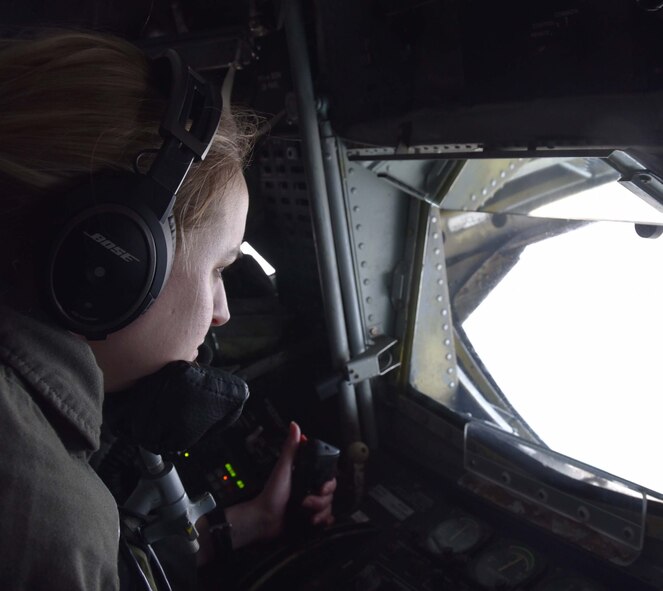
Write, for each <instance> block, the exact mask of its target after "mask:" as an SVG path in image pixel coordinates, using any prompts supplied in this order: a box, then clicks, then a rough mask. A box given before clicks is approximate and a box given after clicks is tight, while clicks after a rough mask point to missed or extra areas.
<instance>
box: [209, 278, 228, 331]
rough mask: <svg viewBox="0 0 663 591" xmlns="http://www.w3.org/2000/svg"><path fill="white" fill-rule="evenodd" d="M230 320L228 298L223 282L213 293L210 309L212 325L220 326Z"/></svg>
mask: <svg viewBox="0 0 663 591" xmlns="http://www.w3.org/2000/svg"><path fill="white" fill-rule="evenodd" d="M228 320H230V310H229V309H228V298H227V297H226V290H225V288H224V287H223V284H221V285H219V287H218V288H217V289H216V292H215V294H214V309H213V310H212V326H222V325H224V324H225V323H226V322H228Z"/></svg>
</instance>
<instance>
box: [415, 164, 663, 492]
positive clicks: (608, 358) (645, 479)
mask: <svg viewBox="0 0 663 591" xmlns="http://www.w3.org/2000/svg"><path fill="white" fill-rule="evenodd" d="M584 160H587V159H584ZM553 165H554V164H553ZM593 165H594V164H590V166H593ZM564 167H566V163H564ZM533 168H534V167H533ZM541 170H544V168H541V169H539V172H541ZM618 176H619V175H614V174H606V178H607V177H610V178H609V181H608V182H602V183H600V184H599V185H597V186H590V187H589V188H587V185H584V184H582V183H581V184H579V185H578V187H577V191H576V192H575V193H574V192H570V191H567V190H564V191H558V192H557V193H556V198H555V199H549V198H548V197H549V196H550V195H551V194H553V193H555V191H552V190H551V184H550V180H551V178H552V177H551V176H550V175H546V176H545V183H543V184H538V185H537V184H536V182H534V183H533V184H529V185H527V186H526V185H524V184H523V185H521V186H520V187H519V188H518V191H519V195H520V196H519V199H513V196H514V195H515V191H511V193H510V198H509V199H507V200H506V201H503V203H508V206H507V207H504V208H503V209H507V210H508V211H510V212H512V211H517V212H518V214H515V215H514V214H512V213H506V214H505V213H504V211H503V210H502V211H500V212H499V213H485V214H480V213H476V212H467V213H457V214H453V213H448V214H445V219H444V222H443V223H444V230H445V251H446V257H447V272H448V281H449V289H450V299H451V303H452V312H453V317H454V325H455V327H456V332H455V334H456V343H457V344H456V350H457V353H458V359H459V368H458V371H459V376H460V377H461V378H463V376H464V377H465V379H464V380H463V379H461V380H460V383H461V384H460V386H459V387H458V389H457V391H456V392H455V393H454V395H453V396H452V397H448V398H447V399H446V400H440V398H439V397H437V400H438V401H441V402H443V403H444V404H446V405H447V406H449V407H451V408H452V409H453V410H455V411H457V412H460V413H463V414H466V415H470V414H471V415H472V416H480V417H482V418H487V419H489V420H491V421H492V422H495V423H497V424H498V425H500V426H502V427H503V428H505V429H506V430H510V431H513V432H516V433H518V434H520V435H522V436H524V437H525V438H528V439H530V440H533V441H538V442H540V443H543V444H545V445H547V446H549V447H550V448H551V449H553V450H555V451H557V452H559V453H562V454H565V455H567V456H570V457H572V458H575V459H577V460H580V461H582V462H585V463H587V464H590V465H593V466H595V467H597V468H600V469H602V470H604V471H606V472H609V473H612V474H615V475H617V476H619V477H621V478H625V479H627V480H631V481H633V482H636V483H638V484H640V485H642V486H645V487H647V488H650V489H652V490H654V491H657V492H663V470H658V469H654V468H653V466H657V465H658V463H659V462H658V453H659V441H658V439H659V438H658V435H657V434H658V430H659V428H660V417H659V416H658V412H657V410H658V408H659V407H660V405H659V404H658V400H659V398H660V396H661V393H660V391H661V389H662V388H663V372H662V371H661V369H660V367H661V363H660V359H661V354H662V351H661V345H660V344H659V343H660V336H659V335H661V334H663V307H661V304H660V302H661V299H662V296H663V273H661V272H659V271H660V269H661V267H662V265H663V238H661V239H647V238H644V237H642V235H641V234H642V227H643V226H640V227H638V224H634V223H628V222H615V221H577V220H587V218H588V217H589V218H602V219H612V220H623V219H628V220H631V221H637V222H642V223H649V224H653V223H655V222H659V223H663V213H662V212H661V211H659V210H658V209H656V208H654V207H652V206H651V205H650V204H648V203H646V202H645V201H644V200H642V199H640V198H639V197H638V196H636V195H634V194H633V193H631V192H630V191H629V190H628V189H626V188H624V187H623V186H621V185H620V184H619V183H617V182H616V179H617V178H618ZM542 178H543V177H541V176H540V175H539V176H538V179H537V182H538V181H541V180H542ZM558 178H559V179H561V180H562V181H563V182H566V181H564V180H563V178H562V176H558ZM587 178H589V177H587ZM530 180H533V179H532V177H531V178H530ZM589 184H590V185H591V184H592V183H591V182H590V183H589ZM504 189H506V192H509V191H510V189H509V188H508V186H506V187H504ZM544 190H545V191H544ZM503 193H504V192H503ZM544 193H545V194H544ZM539 197H540V198H539ZM498 201H499V192H498V193H496V194H495V199H494V201H493V203H496V202H498ZM525 201H527V204H525ZM597 207H598V209H597ZM495 209H496V211H497V209H498V208H495ZM525 209H527V210H528V214H529V215H527V216H525V215H522V213H524V210H525ZM539 216H550V217H552V216H558V217H565V218H568V219H563V220H562V219H557V220H553V219H549V218H548V217H539ZM573 218H576V220H575V221H574V219H573ZM644 228H645V230H647V229H649V230H650V231H646V232H645V235H647V236H653V237H655V236H657V235H658V233H659V232H658V231H657V230H656V227H655V226H644ZM636 230H637V231H636ZM638 232H640V234H639V233H638ZM462 352H465V355H463V354H462ZM477 376H481V377H482V378H483V379H477ZM419 390H420V391H421V389H419ZM424 393H426V392H425V391H424ZM429 395H430V394H429ZM479 399H481V400H479Z"/></svg>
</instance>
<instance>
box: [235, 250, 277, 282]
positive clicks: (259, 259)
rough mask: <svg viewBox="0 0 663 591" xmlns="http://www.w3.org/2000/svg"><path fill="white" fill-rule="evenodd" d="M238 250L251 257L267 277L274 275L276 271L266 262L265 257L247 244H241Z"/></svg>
mask: <svg viewBox="0 0 663 591" xmlns="http://www.w3.org/2000/svg"><path fill="white" fill-rule="evenodd" d="M239 249H240V250H241V251H242V253H243V254H248V255H250V256H252V257H253V258H254V259H255V260H256V262H257V263H258V264H259V265H260V266H261V267H262V270H263V271H264V272H265V273H266V274H267V275H268V276H270V277H271V276H272V275H274V273H276V269H275V268H274V267H272V266H271V265H270V264H269V263H268V262H267V261H266V260H265V257H263V256H262V255H261V254H260V253H259V252H258V251H257V250H256V249H255V248H253V246H251V245H250V244H249V243H248V242H242V244H241V245H240V247H239Z"/></svg>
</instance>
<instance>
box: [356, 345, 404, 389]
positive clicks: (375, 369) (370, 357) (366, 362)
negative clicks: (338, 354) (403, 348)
mask: <svg viewBox="0 0 663 591" xmlns="http://www.w3.org/2000/svg"><path fill="white" fill-rule="evenodd" d="M397 343H398V341H397V340H396V339H395V338H393V337H389V336H379V337H375V339H374V344H373V345H371V346H370V347H369V348H368V349H366V351H364V352H363V353H362V354H361V355H358V356H357V357H355V358H354V359H353V360H351V361H349V362H348V363H347V365H346V366H345V373H346V379H347V381H348V382H350V383H351V384H358V383H359V382H363V381H364V380H370V379H371V378H376V377H378V376H383V375H385V374H386V373H388V372H390V371H391V370H392V369H396V368H397V367H398V366H399V365H400V364H401V362H400V361H395V360H394V357H393V355H392V354H391V352H390V349H391V348H392V347H394V345H396V344H397Z"/></svg>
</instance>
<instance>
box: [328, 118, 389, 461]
mask: <svg viewBox="0 0 663 591" xmlns="http://www.w3.org/2000/svg"><path fill="white" fill-rule="evenodd" d="M320 134H321V136H322V152H323V153H322V156H323V160H322V162H323V165H324V168H325V178H326V181H327V193H328V199H329V209H330V214H331V224H332V232H333V236H334V244H335V246H336V257H337V262H338V272H339V277H340V280H341V292H342V294H343V306H344V310H345V323H346V327H347V331H348V338H349V343H350V353H351V355H352V358H355V357H357V356H358V355H360V354H361V353H363V352H364V351H365V350H366V343H365V341H364V333H363V324H362V320H361V307H360V305H359V300H358V297H357V294H358V293H359V292H358V289H357V280H356V276H355V272H354V266H353V257H352V249H351V240H350V232H349V230H348V216H347V210H346V206H345V200H344V197H343V181H342V179H341V173H340V169H339V157H340V155H339V150H338V140H337V139H336V137H335V136H334V134H333V133H332V130H331V125H330V123H329V121H323V122H322V124H321V125H320ZM356 390H357V404H358V408H359V418H360V422H361V429H362V435H363V436H364V441H365V442H366V444H367V445H368V447H369V448H371V449H376V448H377V443H378V442H377V427H376V424H375V411H374V408H373V393H372V391H371V384H370V382H369V381H368V380H365V381H363V382H361V383H359V384H357V385H356Z"/></svg>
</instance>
